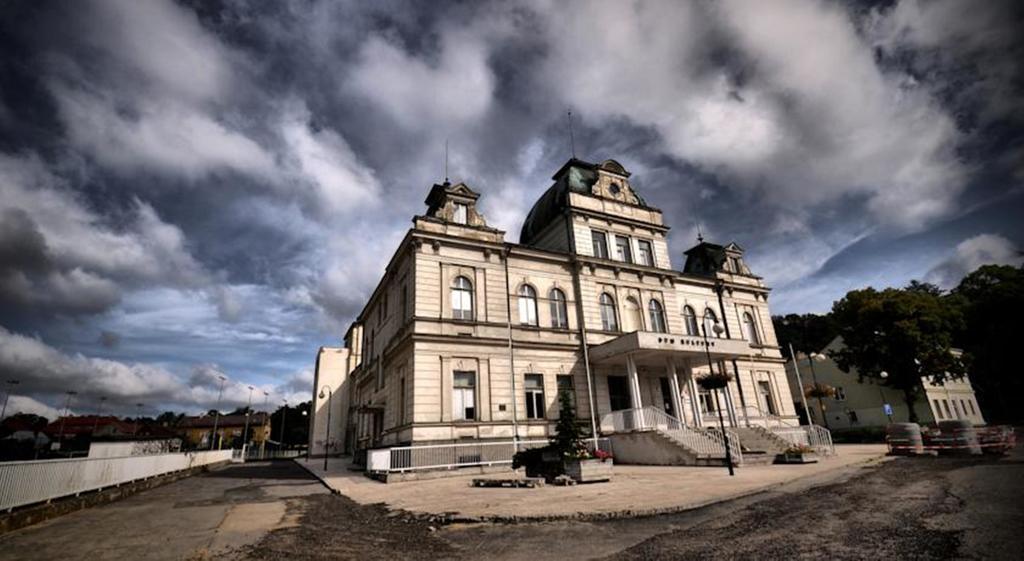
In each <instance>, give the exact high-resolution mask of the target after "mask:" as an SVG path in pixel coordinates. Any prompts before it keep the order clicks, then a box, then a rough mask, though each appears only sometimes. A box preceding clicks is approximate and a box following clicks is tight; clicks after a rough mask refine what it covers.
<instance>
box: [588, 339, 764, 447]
mask: <svg viewBox="0 0 1024 561" xmlns="http://www.w3.org/2000/svg"><path fill="white" fill-rule="evenodd" d="M749 349H750V346H749V344H748V343H747V341H744V340H736V339H722V338H714V339H709V340H708V341H707V343H706V344H705V342H704V339H703V338H702V337H693V336H680V335H672V334H665V333H652V332H645V331H634V332H632V333H627V334H625V335H622V336H620V337H616V338H615V339H612V340H610V341H607V342H605V343H602V344H600V345H596V346H594V347H593V348H591V349H590V360H591V363H592V365H593V366H594V369H595V372H596V377H597V385H598V388H599V397H598V403H597V410H598V412H600V413H601V415H605V414H608V413H611V412H613V411H616V410H621V409H625V408H626V407H624V405H625V404H626V403H627V401H626V399H624V398H625V397H627V396H623V395H621V393H620V392H622V391H623V390H625V391H626V392H628V405H629V407H628V408H629V409H633V410H637V411H639V410H641V409H643V408H644V407H646V406H655V407H657V408H658V409H661V410H662V411H664V412H665V413H666V414H667V415H668V416H670V417H673V418H675V419H678V420H679V421H681V422H683V423H685V424H686V425H688V426H693V427H702V426H705V425H706V424H707V422H708V421H711V419H712V418H713V417H714V415H715V410H714V408H713V400H712V399H708V400H706V401H705V403H704V407H702V403H701V402H702V395H704V394H706V392H702V390H700V389H699V387H698V385H697V377H696V376H695V371H699V370H705V371H706V370H707V360H708V356H709V355H710V357H711V360H712V362H713V363H714V364H715V367H714V368H715V370H716V371H719V372H728V370H727V369H726V365H725V362H724V361H725V360H729V359H736V358H741V357H743V356H746V355H747V354H748V353H749ZM680 374H682V377H680ZM622 378H624V380H622ZM623 381H624V382H625V383H622V382H623ZM602 388H606V389H607V391H606V392H603V391H600V389H602ZM605 393H606V394H607V395H604V394H605ZM731 393H732V392H730V391H724V392H722V393H721V395H720V403H721V404H722V406H723V407H724V408H725V411H726V412H727V417H728V420H729V424H730V425H731V426H738V425H739V419H738V418H737V415H736V407H735V406H734V404H733V400H732V396H731ZM602 398H603V399H602ZM705 415H707V418H705Z"/></svg>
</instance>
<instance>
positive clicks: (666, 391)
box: [658, 378, 679, 419]
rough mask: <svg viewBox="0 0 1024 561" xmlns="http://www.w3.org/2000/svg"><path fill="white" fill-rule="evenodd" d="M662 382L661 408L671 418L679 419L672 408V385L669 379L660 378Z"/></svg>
mask: <svg viewBox="0 0 1024 561" xmlns="http://www.w3.org/2000/svg"><path fill="white" fill-rule="evenodd" d="M658 380H660V381H661V408H662V409H664V410H665V413H668V414H669V415H670V416H672V417H675V418H677V419H678V418H679V415H678V414H677V413H676V410H675V408H674V407H672V384H670V383H669V381H668V378H658Z"/></svg>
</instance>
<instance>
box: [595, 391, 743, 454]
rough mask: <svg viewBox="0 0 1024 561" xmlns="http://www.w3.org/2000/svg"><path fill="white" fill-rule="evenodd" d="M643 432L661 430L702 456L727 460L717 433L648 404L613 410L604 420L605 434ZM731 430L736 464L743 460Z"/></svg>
mask: <svg viewBox="0 0 1024 561" xmlns="http://www.w3.org/2000/svg"><path fill="white" fill-rule="evenodd" d="M641 430H657V431H659V432H662V433H663V434H666V435H667V436H670V437H672V438H673V439H674V440H676V441H677V442H678V443H679V444H681V445H683V446H685V447H687V448H689V449H690V450H691V451H693V452H694V453H696V454H698V455H702V456H711V457H716V458H724V457H725V442H724V441H723V439H722V435H721V434H720V433H719V432H718V431H716V430H709V429H701V428H696V427H690V426H687V425H686V424H685V423H683V422H682V421H680V420H679V419H677V418H675V417H673V416H671V415H669V414H668V413H665V412H664V411H662V410H661V409H659V408H657V407H654V406H653V405H648V406H646V407H643V408H640V409H623V410H619V411H612V412H611V413H608V414H606V415H604V416H603V417H601V431H602V432H604V433H623V432H633V431H641ZM726 430H729V451H730V452H731V453H732V456H733V459H734V461H735V462H736V463H740V462H742V460H743V453H742V451H741V448H740V439H739V437H738V436H737V435H736V433H734V432H733V431H731V430H730V429H726Z"/></svg>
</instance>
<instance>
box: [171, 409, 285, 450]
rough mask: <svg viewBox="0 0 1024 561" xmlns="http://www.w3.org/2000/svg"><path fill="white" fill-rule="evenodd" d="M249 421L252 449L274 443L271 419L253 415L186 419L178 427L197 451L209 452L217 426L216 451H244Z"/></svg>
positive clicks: (266, 416) (249, 437) (263, 415)
mask: <svg viewBox="0 0 1024 561" xmlns="http://www.w3.org/2000/svg"><path fill="white" fill-rule="evenodd" d="M247 417H248V442H247V444H248V445H249V446H259V445H261V444H263V443H265V442H266V441H267V440H269V439H270V415H268V414H267V413H253V414H251V415H219V416H218V415H201V416H199V417H186V418H184V419H182V421H181V424H179V425H178V430H179V431H181V434H182V436H183V437H184V438H185V441H186V442H188V444H189V445H190V446H192V447H194V448H209V447H211V446H210V441H211V438H212V437H213V430H214V426H216V430H217V438H216V439H215V440H214V442H213V446H212V447H213V448H232V447H233V448H240V447H241V446H242V442H243V436H242V435H243V433H244V432H245V430H246V418H247Z"/></svg>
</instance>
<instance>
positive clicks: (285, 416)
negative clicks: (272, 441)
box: [281, 399, 288, 450]
mask: <svg viewBox="0 0 1024 561" xmlns="http://www.w3.org/2000/svg"><path fill="white" fill-rule="evenodd" d="M287 418H288V400H287V399H286V400H284V410H283V411H281V449H282V450H284V421H285V419H287Z"/></svg>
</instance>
